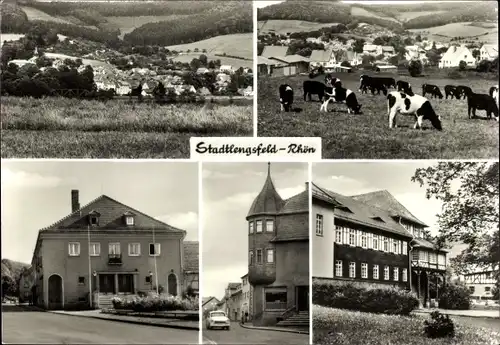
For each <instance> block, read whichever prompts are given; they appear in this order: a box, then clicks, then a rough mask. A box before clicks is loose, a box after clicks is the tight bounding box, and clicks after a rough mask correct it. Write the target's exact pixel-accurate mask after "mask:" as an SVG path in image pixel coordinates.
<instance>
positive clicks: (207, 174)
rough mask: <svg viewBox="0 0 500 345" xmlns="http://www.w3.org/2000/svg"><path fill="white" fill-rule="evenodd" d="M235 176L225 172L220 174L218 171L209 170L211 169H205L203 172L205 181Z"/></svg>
mask: <svg viewBox="0 0 500 345" xmlns="http://www.w3.org/2000/svg"><path fill="white" fill-rule="evenodd" d="M235 176H236V175H235V174H228V173H224V172H220V171H217V170H209V169H203V172H202V177H203V179H204V180H205V179H214V180H215V179H226V178H233V177H235Z"/></svg>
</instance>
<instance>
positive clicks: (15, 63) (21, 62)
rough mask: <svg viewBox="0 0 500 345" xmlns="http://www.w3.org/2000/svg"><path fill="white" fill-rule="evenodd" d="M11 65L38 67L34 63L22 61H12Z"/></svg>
mask: <svg viewBox="0 0 500 345" xmlns="http://www.w3.org/2000/svg"><path fill="white" fill-rule="evenodd" d="M9 63H13V64H14V65H17V66H18V67H23V66H24V65H35V66H36V64H35V63H34V62H33V61H29V60H21V59H15V60H10V61H9Z"/></svg>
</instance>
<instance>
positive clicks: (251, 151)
mask: <svg viewBox="0 0 500 345" xmlns="http://www.w3.org/2000/svg"><path fill="white" fill-rule="evenodd" d="M196 152H197V153H199V154H221V155H223V154H225V155H227V154H235V155H239V154H245V155H246V156H252V155H255V156H260V155H267V154H279V153H286V154H312V153H315V152H316V149H315V148H314V147H309V146H307V145H302V144H288V145H286V146H284V147H279V146H278V145H276V144H267V145H265V144H258V145H256V146H238V145H234V144H222V145H218V146H214V145H212V144H208V145H207V144H206V143H205V142H203V141H201V142H199V143H198V144H196Z"/></svg>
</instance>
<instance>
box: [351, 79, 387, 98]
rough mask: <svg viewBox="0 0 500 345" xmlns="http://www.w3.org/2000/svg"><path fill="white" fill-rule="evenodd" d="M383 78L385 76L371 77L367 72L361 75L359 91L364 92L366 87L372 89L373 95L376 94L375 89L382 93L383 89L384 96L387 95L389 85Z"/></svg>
mask: <svg viewBox="0 0 500 345" xmlns="http://www.w3.org/2000/svg"><path fill="white" fill-rule="evenodd" d="M382 79H384V78H378V77H370V76H368V75H366V74H363V75H361V77H359V91H360V92H363V91H366V89H371V91H372V95H373V94H375V91H377V94H378V95H380V91H382V92H383V93H384V96H386V95H387V87H386V85H385V83H384V82H383V81H382ZM390 79H392V78H390Z"/></svg>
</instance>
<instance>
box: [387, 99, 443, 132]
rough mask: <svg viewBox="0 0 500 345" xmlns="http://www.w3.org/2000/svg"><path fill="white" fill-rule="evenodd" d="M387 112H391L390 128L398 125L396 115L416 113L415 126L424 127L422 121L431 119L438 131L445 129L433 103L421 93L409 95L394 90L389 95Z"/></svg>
mask: <svg viewBox="0 0 500 345" xmlns="http://www.w3.org/2000/svg"><path fill="white" fill-rule="evenodd" d="M387 112H388V113H389V128H393V127H396V115H397V113H398V112H399V113H400V114H402V115H415V117H416V121H415V125H414V126H413V128H417V127H418V128H420V129H421V128H422V121H423V120H429V121H430V122H431V123H432V125H433V126H434V128H436V129H437V130H438V131H441V130H443V127H442V124H441V117H440V116H438V115H437V114H436V113H435V112H434V109H432V106H431V103H430V102H429V100H428V99H427V98H425V97H422V96H420V95H413V96H410V95H407V94H405V93H402V92H398V91H392V92H390V93H389V95H387Z"/></svg>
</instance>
